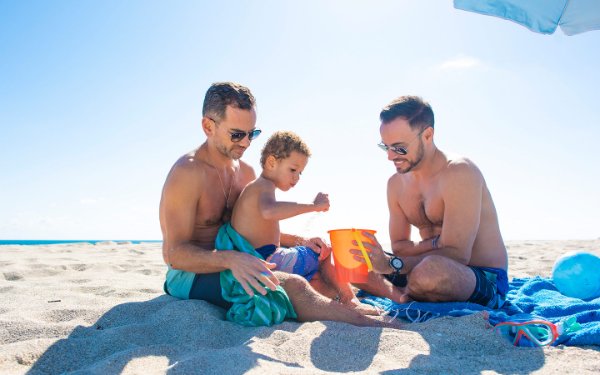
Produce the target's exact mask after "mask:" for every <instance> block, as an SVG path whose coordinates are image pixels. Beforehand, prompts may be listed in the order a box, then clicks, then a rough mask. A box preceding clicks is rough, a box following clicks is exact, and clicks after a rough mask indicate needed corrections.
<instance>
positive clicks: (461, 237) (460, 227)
mask: <svg viewBox="0 0 600 375" xmlns="http://www.w3.org/2000/svg"><path fill="white" fill-rule="evenodd" d="M452 177H453V178H452V180H450V181H448V183H446V184H445V185H446V186H445V187H444V192H443V197H444V219H443V226H442V234H441V238H440V242H441V244H442V246H444V247H451V248H454V249H456V250H458V251H459V252H460V256H461V257H463V258H464V259H463V260H465V261H467V262H468V260H469V259H470V257H471V250H472V248H473V243H474V241H475V237H476V236H477V232H478V231H479V221H480V218H481V196H482V186H483V178H482V176H481V175H480V174H479V173H478V171H477V170H469V169H466V168H463V170H461V171H459V172H458V173H456V174H455V175H453V176H452Z"/></svg>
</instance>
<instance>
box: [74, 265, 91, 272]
mask: <svg viewBox="0 0 600 375" xmlns="http://www.w3.org/2000/svg"><path fill="white" fill-rule="evenodd" d="M69 268H70V269H72V270H74V271H85V270H87V269H88V268H90V266H89V265H87V264H83V263H80V264H70V265H69Z"/></svg>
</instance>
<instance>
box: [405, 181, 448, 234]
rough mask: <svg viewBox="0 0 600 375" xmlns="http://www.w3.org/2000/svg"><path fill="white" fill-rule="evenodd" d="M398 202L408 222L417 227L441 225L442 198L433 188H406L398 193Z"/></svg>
mask: <svg viewBox="0 0 600 375" xmlns="http://www.w3.org/2000/svg"><path fill="white" fill-rule="evenodd" d="M399 204H400V207H401V208H402V211H403V212H404V214H405V215H406V218H407V219H408V221H409V223H410V224H411V225H414V226H415V227H417V228H424V227H430V226H438V225H439V226H441V225H442V221H443V218H444V200H443V199H442V196H441V194H439V193H438V192H437V191H436V190H435V189H427V190H420V189H408V190H406V191H405V192H403V193H402V194H401V195H400V198H399Z"/></svg>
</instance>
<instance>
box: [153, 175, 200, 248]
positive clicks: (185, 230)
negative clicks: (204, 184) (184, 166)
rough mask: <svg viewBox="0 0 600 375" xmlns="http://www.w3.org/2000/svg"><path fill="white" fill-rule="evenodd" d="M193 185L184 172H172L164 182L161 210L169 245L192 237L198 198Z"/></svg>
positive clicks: (171, 245)
mask: <svg viewBox="0 0 600 375" xmlns="http://www.w3.org/2000/svg"><path fill="white" fill-rule="evenodd" d="M194 185H195V184H194V183H191V181H190V179H189V178H188V177H187V176H185V173H173V174H172V175H170V176H169V178H168V179H167V182H165V187H164V189H163V196H162V201H161V205H162V207H161V212H162V216H163V221H164V223H163V224H164V225H163V226H164V231H165V236H166V238H165V239H164V240H165V241H166V242H167V243H168V244H169V247H174V246H176V245H178V244H180V243H182V242H186V241H189V240H191V239H192V235H193V232H194V222H195V218H196V207H197V203H198V199H199V196H198V189H197V187H196V186H194Z"/></svg>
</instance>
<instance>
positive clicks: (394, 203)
mask: <svg viewBox="0 0 600 375" xmlns="http://www.w3.org/2000/svg"><path fill="white" fill-rule="evenodd" d="M391 188H393V186H392V185H391V184H390V185H388V208H389V211H390V222H389V230H390V240H391V242H392V244H393V243H394V242H396V241H406V240H408V239H410V223H409V222H408V219H407V217H406V215H405V214H404V210H402V207H401V206H400V202H398V199H397V198H396V194H397V192H396V191H393V190H390V189H391Z"/></svg>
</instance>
